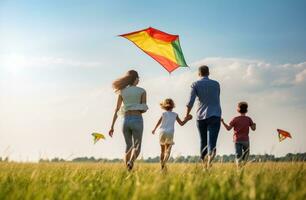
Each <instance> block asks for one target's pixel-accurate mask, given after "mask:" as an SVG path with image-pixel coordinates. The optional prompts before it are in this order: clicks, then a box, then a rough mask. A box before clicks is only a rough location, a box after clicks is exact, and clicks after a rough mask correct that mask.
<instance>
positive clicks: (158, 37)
mask: <svg viewBox="0 0 306 200" xmlns="http://www.w3.org/2000/svg"><path fill="white" fill-rule="evenodd" d="M120 36H121V37H124V38H126V39H128V40H130V41H131V42H133V43H134V44H135V45H136V46H137V47H138V48H140V49H141V50H142V51H144V52H145V53H146V54H148V55H149V56H151V57H152V58H153V59H154V60H156V61H157V62H158V63H159V64H161V65H162V66H163V67H164V68H165V69H166V70H167V71H168V72H169V73H171V72H172V71H174V70H175V69H177V68H178V67H187V64H186V61H185V58H184V55H183V52H182V49H181V45H180V41H179V36H178V35H171V34H168V33H165V32H162V31H160V30H157V29H154V28H152V27H149V28H147V29H144V30H140V31H135V32H132V33H127V34H123V35H120Z"/></svg>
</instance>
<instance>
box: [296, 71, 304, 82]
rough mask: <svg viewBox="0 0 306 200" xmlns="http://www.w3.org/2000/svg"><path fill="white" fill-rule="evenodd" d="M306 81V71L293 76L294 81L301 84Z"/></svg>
mask: <svg viewBox="0 0 306 200" xmlns="http://www.w3.org/2000/svg"><path fill="white" fill-rule="evenodd" d="M305 80H306V69H304V70H303V71H301V72H300V73H298V74H296V75H295V81H296V82H297V83H301V82H303V81H305Z"/></svg>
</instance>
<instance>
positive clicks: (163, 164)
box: [160, 162, 165, 170]
mask: <svg viewBox="0 0 306 200" xmlns="http://www.w3.org/2000/svg"><path fill="white" fill-rule="evenodd" d="M160 166H161V170H163V169H164V168H165V163H164V162H161V163H160Z"/></svg>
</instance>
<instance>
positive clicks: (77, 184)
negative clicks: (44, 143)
mask: <svg viewBox="0 0 306 200" xmlns="http://www.w3.org/2000/svg"><path fill="white" fill-rule="evenodd" d="M0 199H14V200H15V199H61V200H62V199H116V200H118V199H156V200H162V199H216V200H222V199H235V200H238V199H239V200H240V199H269V200H272V199H278V200H280V199H286V200H287V199H297V200H303V199H306V164H305V163H304V164H303V163H263V164H261V163H254V164H249V165H248V166H246V167H245V168H244V169H243V170H238V171H237V170H236V168H235V167H234V165H233V164H215V165H214V166H213V167H212V168H211V169H210V170H209V171H204V170H203V169H202V168H201V166H200V165H199V164H169V165H168V170H167V172H166V173H165V172H164V173H162V172H161V171H160V169H159V165H157V164H140V163H136V165H135V169H134V170H133V172H131V173H129V172H127V171H126V170H125V168H124V167H123V164H102V163H101V164H99V163H98V164H94V163H90V164H87V163H79V164H78V163H42V164H17V163H4V162H3V163H0Z"/></svg>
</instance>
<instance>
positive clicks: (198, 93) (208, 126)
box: [186, 65, 221, 167]
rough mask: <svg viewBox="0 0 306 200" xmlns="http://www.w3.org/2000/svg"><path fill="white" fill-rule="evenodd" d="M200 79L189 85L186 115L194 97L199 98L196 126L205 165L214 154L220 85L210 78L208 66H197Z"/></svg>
mask: <svg viewBox="0 0 306 200" xmlns="http://www.w3.org/2000/svg"><path fill="white" fill-rule="evenodd" d="M198 75H199V76H200V80H198V81H196V82H194V83H193V84H192V85H191V94H190V99H189V102H188V104H187V112H186V116H188V115H189V113H190V111H191V109H192V107H193V104H194V102H195V99H196V97H197V98H198V100H199V103H198V110H197V127H198V131H199V133H200V138H201V159H202V161H203V164H204V165H206V164H207V165H206V166H207V167H210V166H211V162H212V160H213V159H214V157H215V155H216V144H217V139H218V135H219V130H220V125H221V106H220V85H219V83H218V82H217V81H214V80H211V79H209V78H208V76H209V68H208V67H207V66H206V65H203V66H201V67H199V71H198Z"/></svg>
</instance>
